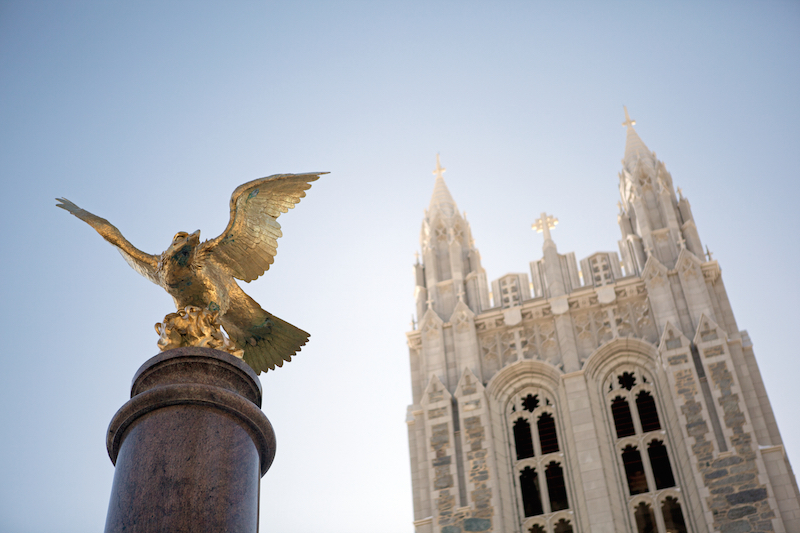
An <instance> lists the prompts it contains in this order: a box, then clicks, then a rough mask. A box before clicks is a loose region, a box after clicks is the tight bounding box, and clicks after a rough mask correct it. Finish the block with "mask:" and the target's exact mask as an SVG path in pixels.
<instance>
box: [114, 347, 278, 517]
mask: <svg viewBox="0 0 800 533" xmlns="http://www.w3.org/2000/svg"><path fill="white" fill-rule="evenodd" d="M260 406H261V384H260V382H259V380H258V377H257V376H256V373H255V372H254V371H253V370H252V369H251V368H250V367H249V366H248V365H247V364H246V363H245V362H244V361H242V360H241V359H238V358H236V357H234V356H232V355H230V354H228V353H225V352H221V351H218V350H212V349H209V348H195V347H188V348H177V349H174V350H168V351H166V352H162V353H161V354H159V355H157V356H155V357H153V358H152V359H150V360H149V361H147V362H146V363H145V364H144V365H142V367H141V368H139V370H138V372H136V375H135V376H134V378H133V385H132V387H131V399H130V401H129V402H127V403H126V404H125V405H123V406H122V408H121V409H120V410H119V411H118V412H117V414H116V415H114V418H113V420H111V424H110V425H109V428H108V438H107V441H106V445H107V448H108V454H109V456H110V457H111V462H112V463H114V465H115V466H116V470H115V472H114V485H113V487H112V489H111V501H110V502H109V504H108V516H107V518H106V529H105V531H106V533H112V532H113V533H116V532H122V531H124V532H126V533H151V532H152V533H155V532H164V531H169V532H171V533H175V532H187V533H188V532H196V531H209V532H217V531H219V532H227V531H230V532H237V533H256V531H257V530H258V496H259V482H260V479H261V476H263V475H264V474H265V473H266V472H267V470H268V469H269V467H270V464H271V463H272V459H273V457H274V456H275V434H274V432H273V431H272V426H271V425H270V423H269V420H267V417H266V416H265V415H264V413H263V412H261V408H260Z"/></svg>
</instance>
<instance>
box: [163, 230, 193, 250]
mask: <svg viewBox="0 0 800 533" xmlns="http://www.w3.org/2000/svg"><path fill="white" fill-rule="evenodd" d="M187 244H188V245H189V246H191V247H192V248H194V247H195V246H197V245H198V244H200V230H197V231H195V232H194V233H191V234H189V233H186V232H185V231H179V232H178V233H176V234H175V236H174V237H173V238H172V245H171V246H170V248H173V249H178V250H179V249H181V248H183V247H184V246H185V245H187Z"/></svg>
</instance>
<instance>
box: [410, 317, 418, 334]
mask: <svg viewBox="0 0 800 533" xmlns="http://www.w3.org/2000/svg"><path fill="white" fill-rule="evenodd" d="M416 329H417V321H416V319H415V318H414V313H411V331H415V330H416Z"/></svg>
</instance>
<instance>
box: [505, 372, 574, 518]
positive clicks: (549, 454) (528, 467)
mask: <svg viewBox="0 0 800 533" xmlns="http://www.w3.org/2000/svg"><path fill="white" fill-rule="evenodd" d="M506 424H507V427H508V437H509V440H511V439H513V442H510V443H509V448H510V449H509V453H510V456H511V457H512V458H513V457H516V460H515V461H513V468H514V470H515V478H516V479H515V481H517V482H518V488H517V489H516V493H517V498H518V499H517V502H518V505H519V507H518V508H517V509H518V516H519V519H520V524H519V526H518V527H517V528H516V530H518V531H522V532H524V533H554V532H555V531H565V532H571V531H572V526H571V525H570V523H569V519H568V518H569V517H568V516H563V517H564V518H565V519H567V520H566V522H564V524H562V525H561V526H557V523H558V520H559V519H561V518H562V515H561V513H564V511H569V507H570V495H569V490H570V489H569V487H570V479H569V474H568V473H569V468H568V466H569V465H567V464H566V462H565V459H566V457H565V453H564V449H563V445H564V441H563V438H561V439H560V438H559V434H558V432H559V426H558V410H557V408H556V405H555V401H554V400H553V396H552V395H551V393H550V392H548V391H546V390H544V389H541V388H535V387H527V388H526V389H525V390H522V391H520V392H518V393H517V394H516V395H515V396H514V397H513V399H512V401H510V402H509V404H508V406H507V410H506ZM512 479H513V478H512ZM515 485H517V483H516V482H515ZM556 513H559V514H556ZM531 517H535V518H533V519H531ZM558 527H561V529H558ZM565 528H566V529H565Z"/></svg>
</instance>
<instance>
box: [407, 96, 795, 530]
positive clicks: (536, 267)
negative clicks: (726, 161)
mask: <svg viewBox="0 0 800 533" xmlns="http://www.w3.org/2000/svg"><path fill="white" fill-rule="evenodd" d="M624 125H625V126H626V127H627V140H626V146H625V157H624V159H623V168H622V171H621V172H620V175H619V177H620V193H621V197H622V201H621V203H620V213H619V215H618V221H619V226H620V229H621V232H622V239H621V240H620V241H619V248H620V253H621V257H622V260H621V261H620V259H619V257H620V256H618V255H617V253H616V252H598V253H595V254H593V255H591V256H589V257H587V258H585V259H583V260H581V261H580V263H578V262H577V261H576V259H575V255H574V254H572V253H569V254H559V253H558V251H557V249H556V244H555V242H553V240H552V238H551V236H550V229H552V228H553V227H554V225H555V223H556V222H557V220H556V219H554V218H553V217H551V216H548V215H546V214H542V217H541V218H540V219H539V220H538V221H537V223H536V224H535V225H534V228H535V229H538V230H539V231H541V232H542V233H543V234H544V246H543V257H542V259H540V260H537V261H533V262H531V264H530V273H531V280H530V281H529V279H528V275H527V274H526V273H512V274H508V275H506V276H503V277H502V278H500V279H498V280H496V281H494V282H492V283H491V285H490V284H489V283H488V282H487V279H486V273H485V271H484V270H483V268H482V267H481V262H480V254H479V253H478V250H477V248H476V247H475V243H474V241H473V239H472V236H471V232H470V226H469V223H468V222H467V221H466V218H465V217H464V216H462V215H461V214H459V212H458V209H457V207H456V203H455V201H454V200H453V198H452V196H451V195H450V193H449V191H448V190H447V186H446V185H445V182H444V179H443V177H442V172H443V170H444V169H442V168H441V166H440V165H439V162H438V159H437V168H436V171H435V174H436V183H435V185H434V191H433V197H432V198H431V202H430V206H429V208H428V210H427V211H426V214H425V218H424V220H423V223H422V234H421V237H420V241H421V246H422V261H421V262H420V261H418V262H417V264H416V265H414V272H415V278H416V279H415V281H416V286H415V299H416V310H417V316H418V317H419V324H418V326H417V327H415V328H414V330H413V331H410V332H409V333H408V345H409V349H410V358H411V383H412V394H413V402H414V403H413V404H412V405H411V406H409V408H408V417H407V424H408V435H409V448H410V455H411V472H412V483H413V492H414V518H415V522H414V525H415V530H416V532H417V533H462V532H473V531H475V532H478V531H485V532H498V533H501V532H502V533H511V532H515V533H540V532H548V533H567V532H578V531H580V532H590V531H591V532H596V533H601V532H602V533H617V532H623V531H624V532H633V533H639V532H650V531H652V532H661V533H665V532H682V531H686V532H694V533H700V532H706V531H721V532H725V533H734V532H750V531H752V532H756V531H765V532H766V531H776V532H800V499H799V498H800V493H798V488H797V483H796V480H795V477H794V474H793V473H792V470H791V466H790V465H789V461H788V459H787V457H786V453H785V450H784V448H783V445H782V442H781V436H780V433H779V431H778V427H777V425H776V422H775V417H774V416H773V413H772V408H771V406H770V404H769V400H768V399H767V395H766V391H765V389H764V384H763V382H762V380H761V376H760V374H759V370H758V365H757V364H756V360H755V357H754V355H753V345H752V343H751V342H750V339H749V336H748V335H747V332H746V331H740V330H739V328H738V326H737V324H736V320H735V319H734V316H733V312H732V310H731V306H730V303H729V301H728V297H727V294H726V291H725V286H724V285H723V282H722V276H721V272H720V268H719V265H718V264H717V262H716V261H711V260H707V259H706V256H705V254H704V253H703V247H702V244H701V241H700V237H699V234H698V231H697V228H696V226H695V223H694V221H693V218H692V212H691V208H690V206H689V202H688V200H687V199H686V198H684V197H683V196H682V195H681V192H680V189H678V194H677V195H676V193H675V191H674V189H673V184H672V177H671V176H670V174H669V172H667V170H666V167H665V166H664V164H663V163H662V162H661V161H658V160H657V159H656V157H655V155H654V154H653V152H651V151H650V150H648V149H647V147H646V146H645V145H644V143H643V142H642V140H641V139H640V138H639V136H638V134H637V133H636V131H635V130H634V128H633V125H634V122H633V121H631V120H630V119H629V118H628V116H627V111H626V121H625V123H624ZM578 264H580V269H579V268H578ZM581 275H582V278H583V279H582V281H581V279H580V276H581ZM490 287H491V289H492V296H493V299H491V300H490V292H489V288H490ZM531 288H532V289H533V290H531ZM491 301H493V302H494V304H492V303H491Z"/></svg>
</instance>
